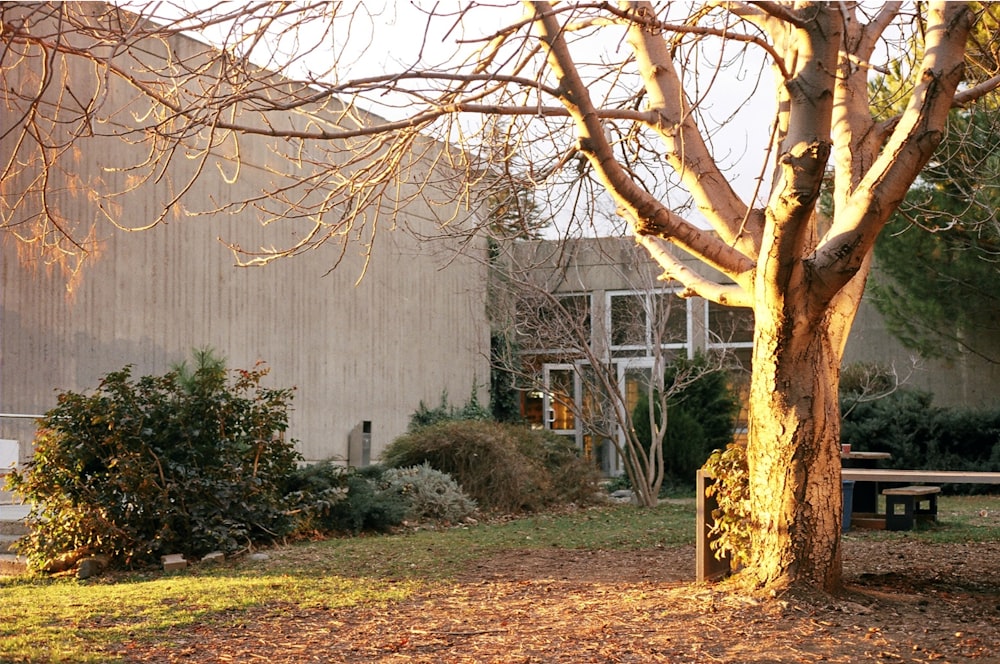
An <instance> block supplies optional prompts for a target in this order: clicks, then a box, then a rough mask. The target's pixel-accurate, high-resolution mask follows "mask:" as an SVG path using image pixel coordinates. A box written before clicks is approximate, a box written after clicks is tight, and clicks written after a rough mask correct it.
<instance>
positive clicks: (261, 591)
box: [0, 567, 418, 662]
mask: <svg viewBox="0 0 1000 664" xmlns="http://www.w3.org/2000/svg"><path fill="white" fill-rule="evenodd" d="M417 586H418V584H417V583H416V582H403V583H399V582H397V583H390V582H388V581H379V580H375V579H359V578H347V577H340V576H316V577H309V576H304V575H293V574H282V573H264V574H261V573H259V572H255V571H253V570H250V569H244V570H240V569H238V568H236V567H222V568H220V569H218V570H212V571H209V572H204V573H203V572H202V571H201V570H193V571H191V572H180V573H170V574H160V575H143V576H125V577H122V576H118V577H108V578H107V579H104V580H101V581H99V582H96V583H90V582H79V581H76V580H75V579H67V578H62V579H17V580H4V582H3V583H2V584H0V661H15V662H17V661H26V662H41V661H45V662H70V661H71V662H106V661H108V660H109V656H108V653H107V652H106V649H107V648H113V647H114V646H117V645H121V644H123V643H127V642H128V641H132V640H141V639H145V638H151V637H153V636H154V635H156V634H162V633H164V632H165V631H167V630H170V629H171V628H175V627H184V626H186V625H190V624H192V623H195V622H199V623H204V622H212V621H219V620H221V621H225V620H230V619H232V616H233V614H234V612H239V611H240V610H245V609H250V608H256V607H263V606H268V605H273V604H279V603H283V602H288V601H289V598H294V601H295V603H296V604H297V605H298V606H303V607H315V606H324V607H329V608H337V607H343V606H350V605H353V604H358V603H361V602H387V601H394V600H399V599H403V598H405V597H407V596H409V595H410V594H411V593H412V592H413V590H414V589H415V588H416V587H417ZM102 651H103V652H102Z"/></svg>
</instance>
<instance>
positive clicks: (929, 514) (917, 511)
mask: <svg viewBox="0 0 1000 664" xmlns="http://www.w3.org/2000/svg"><path fill="white" fill-rule="evenodd" d="M937 499H938V495H937V494H936V493H932V494H931V495H929V496H923V497H922V498H921V499H920V500H917V501H915V502H914V504H913V516H914V518H915V519H918V520H919V521H922V522H927V521H937ZM925 503H926V505H927V506H926V507H924V504H925Z"/></svg>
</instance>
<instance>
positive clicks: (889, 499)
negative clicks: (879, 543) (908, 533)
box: [885, 495, 914, 530]
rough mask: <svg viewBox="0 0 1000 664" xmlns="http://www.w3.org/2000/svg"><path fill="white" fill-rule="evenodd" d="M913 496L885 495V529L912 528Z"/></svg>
mask: <svg viewBox="0 0 1000 664" xmlns="http://www.w3.org/2000/svg"><path fill="white" fill-rule="evenodd" d="M913 498H914V497H913V496H893V495H889V496H886V497H885V529H886V530H913V504H914V500H913Z"/></svg>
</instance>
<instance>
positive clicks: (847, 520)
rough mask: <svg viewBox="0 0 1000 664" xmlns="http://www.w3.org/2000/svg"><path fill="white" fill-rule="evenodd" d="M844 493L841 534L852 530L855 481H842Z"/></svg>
mask: <svg viewBox="0 0 1000 664" xmlns="http://www.w3.org/2000/svg"><path fill="white" fill-rule="evenodd" d="M841 484H842V485H843V486H842V489H843V492H844V519H843V525H842V526H841V532H844V533H846V532H847V531H848V530H850V529H851V512H853V511H854V480H841Z"/></svg>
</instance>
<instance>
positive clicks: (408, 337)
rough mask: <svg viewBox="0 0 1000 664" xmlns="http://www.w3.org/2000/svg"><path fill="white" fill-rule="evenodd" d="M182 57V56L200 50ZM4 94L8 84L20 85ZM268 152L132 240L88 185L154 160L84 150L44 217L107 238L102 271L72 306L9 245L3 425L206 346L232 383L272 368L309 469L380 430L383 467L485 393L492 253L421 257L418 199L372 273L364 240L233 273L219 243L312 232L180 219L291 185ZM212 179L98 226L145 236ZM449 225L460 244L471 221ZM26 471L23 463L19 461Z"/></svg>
mask: <svg viewBox="0 0 1000 664" xmlns="http://www.w3.org/2000/svg"><path fill="white" fill-rule="evenodd" d="M177 40H178V43H177V44H175V46H176V47H177V48H179V49H180V50H181V52H184V49H188V50H190V51H193V50H194V49H196V48H197V49H201V48H202V47H201V46H200V45H194V44H189V43H186V42H185V40H184V39H183V38H177ZM92 75H93V70H92V69H90V70H89V71H88V70H86V69H85V70H83V71H80V72H68V76H69V79H70V80H73V77H74V76H79V77H81V80H82V79H85V78H86V77H88V76H92ZM6 77H7V80H9V81H10V80H13V74H12V73H10V72H8V73H7V74H6ZM130 103H135V102H134V100H133V98H132V97H131V96H130V93H129V91H128V90H125V89H121V88H115V89H113V90H112V91H111V92H110V94H109V97H108V104H109V106H111V107H118V108H125V109H127V108H128V107H127V104H130ZM116 105H117V106H116ZM6 117H8V118H9V117H13V115H12V114H10V113H8V114H7V115H6ZM293 121H294V122H300V121H301V118H300V117H296V118H292V119H290V120H289V122H293ZM10 136H11V135H8V138H7V139H5V140H7V143H6V144H0V156H3V158H4V163H6V158H7V157H8V156H9V154H10V152H11V150H12V149H13V146H12V145H11V144H10V142H9V140H10ZM272 148H273V145H272V144H271V143H268V142H267V140H265V139H255V138H242V139H240V143H239V150H238V151H237V150H236V147H235V143H231V142H223V143H222V144H220V145H219V147H218V148H217V149H216V150H214V151H213V152H212V154H211V155H210V158H209V159H208V161H207V162H206V163H205V164H204V167H203V169H202V174H201V175H200V177H199V178H198V180H197V182H196V184H195V186H194V187H193V188H192V189H191V190H190V191H189V192H188V194H187V195H186V196H185V198H184V201H183V206H180V205H178V206H175V208H174V209H172V210H171V214H170V215H168V217H167V218H166V219H165V223H162V224H160V225H158V226H156V227H154V228H152V229H149V230H145V231H142V232H123V231H120V230H117V229H115V228H114V227H113V226H112V224H110V223H108V222H107V220H101V219H100V218H99V217H100V214H96V215H95V201H94V200H93V198H94V191H95V190H94V189H93V188H92V187H91V186H90V185H92V184H94V183H95V182H94V181H95V180H97V179H101V180H103V181H104V183H105V184H110V185H111V186H112V188H114V187H115V186H117V187H119V188H120V189H122V190H125V189H128V185H129V181H128V178H129V177H130V174H129V173H125V172H122V171H120V170H118V171H116V170H112V169H120V168H122V167H123V166H125V165H129V164H136V163H139V162H141V161H142V159H143V158H144V156H145V152H144V151H145V150H146V148H145V147H144V146H142V145H138V146H135V148H134V149H130V148H129V147H128V146H127V145H125V144H124V143H123V142H121V141H119V140H117V139H114V138H94V139H92V140H87V141H83V142H80V143H79V144H78V145H77V146H75V148H74V150H75V156H74V162H73V163H74V170H73V172H68V171H65V170H63V171H60V172H56V173H53V174H52V176H53V177H55V178H59V180H58V181H56V182H55V190H56V191H59V194H58V195H56V196H53V197H52V198H50V200H48V201H47V204H48V205H50V206H52V207H53V208H54V209H57V210H58V212H59V214H60V215H62V216H63V217H64V218H65V219H68V220H78V221H82V222H89V221H90V220H96V221H97V222H98V223H97V226H96V228H97V239H98V240H99V247H100V250H99V254H98V255H96V256H95V257H94V258H92V259H89V260H88V261H87V263H86V264H85V266H84V268H83V271H82V275H81V277H80V280H79V282H78V283H76V284H75V285H74V287H73V290H72V292H69V291H67V288H66V285H67V279H66V275H64V274H62V273H61V272H60V271H59V270H58V269H55V268H53V267H52V266H50V265H46V264H45V261H44V259H42V258H40V257H38V256H37V255H35V256H32V255H29V254H30V252H25V251H24V250H25V246H24V245H23V244H20V243H19V242H18V241H17V240H15V238H14V237H13V236H12V234H11V233H10V232H5V233H3V236H2V245H0V279H2V282H0V412H2V413H28V414H37V413H43V412H44V411H46V410H48V409H49V408H51V407H52V406H53V405H54V404H55V402H56V396H57V393H58V392H59V391H63V390H74V391H82V390H90V389H92V388H94V387H95V386H96V385H97V382H98V380H99V378H100V376H102V375H104V374H106V373H108V372H110V371H114V370H117V369H120V368H121V367H122V366H124V365H126V364H132V365H134V370H133V375H135V376H140V375H144V374H149V373H162V372H165V371H167V370H168V369H169V368H170V366H171V365H172V364H173V363H176V362H179V361H181V360H184V359H185V358H187V357H189V356H190V351H191V349H192V348H197V347H205V346H209V347H212V348H213V349H215V350H216V351H217V352H218V353H219V354H221V355H223V356H225V357H226V359H227V361H228V365H229V366H230V367H232V368H249V367H252V366H253V365H254V364H255V363H256V362H258V361H264V362H266V363H267V365H268V366H269V367H270V368H271V374H270V376H269V377H268V378H267V384H268V385H270V386H273V387H287V386H294V387H295V388H296V396H295V399H294V401H293V408H294V411H293V412H292V413H291V418H290V430H289V435H290V436H291V437H292V438H295V439H297V440H298V441H300V442H299V448H300V450H301V452H302V454H303V456H304V457H305V458H306V459H307V460H319V459H324V458H330V457H339V458H343V459H346V457H347V453H348V435H349V432H350V431H351V430H352V429H353V428H354V427H356V426H357V425H358V424H359V423H360V422H362V421H370V422H371V423H372V425H371V433H372V446H373V449H372V452H373V455H377V454H378V452H379V451H380V450H381V449H382V448H383V447H384V446H385V445H387V444H388V443H389V442H391V440H392V439H393V438H395V437H396V436H397V435H399V434H400V433H402V432H403V431H405V428H406V425H407V422H408V418H409V415H410V414H411V413H412V412H413V411H414V410H415V409H416V408H417V407H418V405H419V403H420V402H421V401H424V402H427V403H430V404H436V403H437V402H438V399H439V398H440V395H441V393H442V391H443V390H446V391H447V392H448V394H450V395H451V396H452V397H453V398H455V399H458V398H465V397H466V396H467V395H469V394H470V393H471V390H472V388H473V385H474V384H478V385H484V384H488V377H489V367H488V355H489V326H488V324H487V322H486V308H485V290H486V272H485V268H484V267H483V265H484V258H485V243H483V242H479V241H473V242H470V243H468V244H467V245H463V244H462V242H461V240H462V238H457V239H451V240H418V239H417V238H416V234H421V233H422V234H424V235H426V236H431V235H434V229H435V227H436V224H437V221H436V220H437V219H438V218H439V217H440V215H441V214H442V211H441V209H439V208H435V209H432V208H431V206H430V205H429V204H428V203H427V202H426V201H425V200H424V199H423V198H414V199H411V200H407V202H406V205H405V206H404V208H403V209H402V210H401V211H399V212H396V211H395V210H390V209H383V210H382V212H383V214H384V215H385V217H384V218H383V220H382V221H381V225H380V227H379V231H378V233H377V234H376V235H375V238H374V241H373V242H372V245H371V255H370V256H368V255H367V250H368V247H366V246H365V245H364V244H363V243H360V242H357V241H356V238H354V239H352V241H351V242H350V243H348V244H347V246H346V249H342V247H341V246H340V245H339V244H336V243H330V244H328V245H324V246H322V247H320V248H319V249H317V250H315V251H311V252H309V253H306V254H303V255H301V256H298V257H295V258H290V259H282V260H279V261H276V262H273V263H271V264H269V265H267V266H264V267H255V268H238V267H235V266H234V262H235V261H234V257H233V255H232V253H231V252H230V251H229V250H228V249H227V248H226V247H225V246H224V244H223V243H222V242H220V239H221V240H224V241H227V242H233V243H237V244H239V245H240V246H242V247H245V248H251V249H252V248H257V247H265V246H270V245H277V246H281V245H282V244H286V243H288V242H290V241H294V240H295V239H296V238H298V237H301V234H302V233H303V232H304V231H305V230H306V228H308V223H307V222H301V223H298V224H295V223H292V224H287V225H277V226H275V227H272V228H263V227H262V226H261V224H260V223H259V222H260V219H261V216H260V215H259V214H258V213H257V211H256V210H255V209H254V208H252V207H247V208H244V209H242V210H240V211H238V212H236V213H233V214H223V213H220V214H214V215H207V216H188V215H187V214H186V211H189V210H208V209H213V208H215V207H218V206H219V205H220V204H224V203H227V202H231V201H237V200H241V199H244V198H250V197H253V196H254V195H257V194H259V192H260V191H261V189H262V185H263V183H265V182H267V181H269V180H273V178H275V177H279V176H276V175H275V170H276V163H275V158H274V156H273V150H272ZM421 149H427V150H429V151H430V152H432V153H433V151H434V150H440V146H437V147H435V146H434V145H433V144H431V143H430V142H425V143H424V144H423V145H422V146H421ZM236 154H238V158H239V162H238V168H237V161H236ZM200 166H201V164H199V162H198V161H197V160H196V159H188V158H186V156H185V155H178V157H177V158H175V159H174V160H173V161H172V162H171V164H170V166H169V167H168V168H167V169H166V171H165V172H164V174H163V176H162V177H160V178H159V179H158V180H156V181H148V182H146V183H143V184H142V185H141V186H139V187H137V188H135V189H133V190H132V191H130V192H129V193H126V194H123V195H122V196H120V197H116V198H115V199H113V200H105V201H100V204H101V208H102V209H103V210H104V211H105V212H107V213H108V215H109V216H110V217H112V218H114V220H115V221H117V222H119V223H122V224H126V225H128V226H138V225H142V224H144V223H147V222H148V221H151V220H152V219H155V218H156V216H157V215H158V214H159V213H160V211H161V210H162V209H163V208H162V201H164V200H168V199H170V197H171V196H172V195H173V194H174V193H175V192H176V191H177V190H178V188H180V187H181V186H183V184H184V183H186V182H188V180H189V179H190V177H191V176H192V175H193V174H194V169H196V168H199V167H200ZM283 167H284V168H286V169H287V168H288V165H287V163H286V164H284V166H283ZM331 168H335V166H334V165H333V164H331ZM413 168H414V169H415V170H419V169H420V168H422V166H421V165H420V164H419V163H418V164H416V165H415V166H414V167H413ZM37 175H38V173H37V172H36V171H31V170H26V171H25V172H23V173H22V175H21V176H20V180H19V181H18V183H17V184H15V185H13V186H8V189H7V190H6V191H5V192H4V195H5V196H15V195H17V193H18V191H14V190H15V189H20V190H21V191H24V190H27V188H28V186H29V182H30V181H31V178H33V177H37ZM438 179H439V181H441V182H449V181H452V182H455V178H451V179H450V180H449V178H447V177H442V178H438ZM404 193H405V192H404ZM411 193H412V192H411ZM439 193H440V192H439ZM29 203H30V204H29V205H27V206H26V207H25V208H23V211H22V212H21V213H19V214H22V215H23V219H25V220H28V219H30V218H31V216H32V209H31V207H32V205H36V206H37V205H41V202H40V200H38V199H37V198H35V199H33V200H32V201H29ZM268 204H269V205H270V206H271V207H272V208H274V207H279V206H280V201H273V200H272V201H269V202H268ZM34 211H35V212H37V207H36V208H35V210H34ZM453 212H456V211H447V210H445V214H448V215H451V214H452V213H453ZM457 212H458V213H459V214H461V210H458V211H457ZM14 221H15V222H16V221H17V220H16V219H15V220H14ZM472 221H474V220H472ZM453 223H454V225H455V226H456V227H460V226H461V225H462V223H463V219H462V218H461V217H460V218H459V219H457V220H455V221H454V222H453ZM369 230H370V228H369ZM411 231H412V232H411ZM352 237H353V236H352ZM342 251H343V255H342V254H341V252H342ZM19 253H20V254H22V255H21V256H19ZM369 259H370V260H369ZM338 261H339V263H340V264H339V265H338V267H337V268H336V269H335V270H333V271H332V272H331V271H330V268H331V267H333V266H334V265H335V264H337V263H338ZM362 273H364V278H362V279H361V280H360V282H358V281H357V280H358V278H359V277H360V276H361V275H362ZM481 396H482V397H485V395H481ZM33 428H34V427H33V423H32V422H31V421H30V420H17V419H10V418H0V438H8V439H11V438H13V439H19V440H21V441H22V442H24V441H28V440H30V438H31V436H32V432H33ZM29 453H30V449H29V448H28V447H26V446H24V447H23V448H22V457H23V456H25V455H27V454H29Z"/></svg>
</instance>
